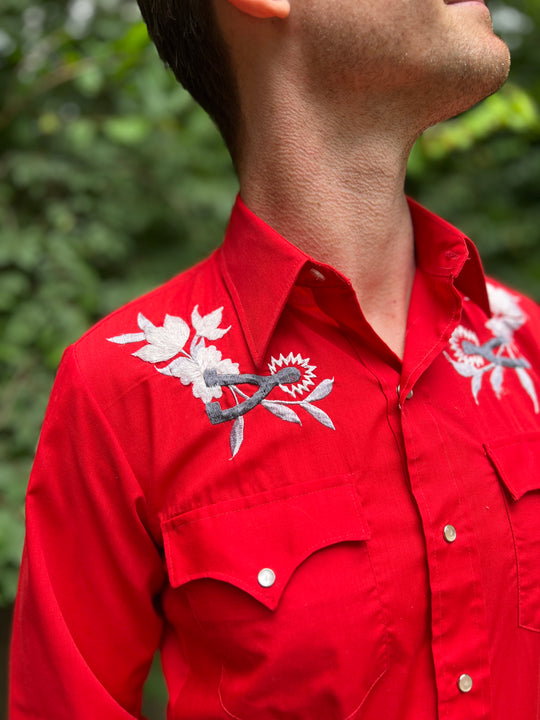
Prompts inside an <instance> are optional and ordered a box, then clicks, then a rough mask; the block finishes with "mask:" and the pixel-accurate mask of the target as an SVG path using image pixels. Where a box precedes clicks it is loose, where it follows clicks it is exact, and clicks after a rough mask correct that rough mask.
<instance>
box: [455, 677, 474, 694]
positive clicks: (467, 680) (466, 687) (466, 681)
mask: <svg viewBox="0 0 540 720" xmlns="http://www.w3.org/2000/svg"><path fill="white" fill-rule="evenodd" d="M472 686H473V682H472V677H471V676H470V675H467V674H465V673H464V674H463V675H460V676H459V680H458V688H459V689H460V691H461V692H462V693H468V692H470V691H471V690H472Z"/></svg>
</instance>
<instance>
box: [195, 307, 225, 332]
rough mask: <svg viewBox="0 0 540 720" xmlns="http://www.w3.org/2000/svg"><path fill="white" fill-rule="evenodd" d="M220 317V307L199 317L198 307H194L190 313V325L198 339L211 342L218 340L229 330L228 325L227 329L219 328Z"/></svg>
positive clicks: (221, 313)
mask: <svg viewBox="0 0 540 720" xmlns="http://www.w3.org/2000/svg"><path fill="white" fill-rule="evenodd" d="M222 317H223V308H222V307H220V308H218V309H217V310H214V312H211V313H209V314H208V315H204V316H203V317H201V315H200V313H199V306H198V305H195V307H194V308H193V312H192V313H191V324H192V325H193V327H194V328H195V332H196V333H197V335H198V336H199V337H203V338H206V339H207V340H212V341H214V340H220V339H221V338H222V337H223V336H224V335H225V334H226V333H228V332H229V330H230V329H231V326H230V325H229V327H228V328H220V327H219V325H220V323H221V319H222Z"/></svg>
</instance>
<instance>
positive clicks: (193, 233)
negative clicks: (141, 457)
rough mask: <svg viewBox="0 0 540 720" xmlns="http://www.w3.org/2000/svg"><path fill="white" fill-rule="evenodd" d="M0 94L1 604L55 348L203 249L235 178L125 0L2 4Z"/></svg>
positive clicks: (7, 594)
mask: <svg viewBox="0 0 540 720" xmlns="http://www.w3.org/2000/svg"><path fill="white" fill-rule="evenodd" d="M92 8H94V13H93V15H92V17H90V18H87V22H83V20H84V17H83V16H84V12H85V10H92ZM0 98H1V101H0V102H1V104H0V147H1V154H0V227H1V228H2V236H1V241H0V274H1V281H0V604H2V603H6V602H9V601H11V600H12V599H13V597H14V592H15V587H16V580H17V571H18V563H19V558H20V552H21V543H22V522H23V501H24V491H25V487H26V482H27V477H28V471H29V467H30V464H31V458H32V455H33V453H34V449H35V444H36V441H37V437H38V434H39V428H40V425H41V421H42V418H43V413H44V410H45V406H46V402H47V398H48V395H49V392H50V387H51V384H52V380H53V376H54V372H55V369H56V367H57V365H58V362H59V360H60V357H61V355H62V352H63V350H64V348H65V347H66V345H68V344H69V343H71V342H73V341H74V340H76V339H77V338H78V337H79V336H80V335H81V334H82V333H83V332H84V331H85V330H86V329H87V328H88V327H89V325H90V324H92V323H93V322H95V321H96V320H97V319H98V318H99V317H101V316H103V315H104V314H106V313H107V312H110V311H111V310H113V309H114V308H115V307H117V306H118V305H120V304H122V303H123V302H126V301H127V300H128V299H130V298H132V297H135V296H137V295H138V294H141V293H143V292H145V291H147V290H149V289H151V288H152V287H153V286H155V285H157V284H159V283H160V282H162V281H163V280H165V279H166V278H167V277H170V276H171V275H172V274H175V273H176V272H179V271H180V270H182V269H183V268H184V267H186V266H188V265H190V264H193V263H194V262H196V261H197V260H199V259H200V258H202V257H204V256H205V255H207V254H208V253H209V252H210V251H211V249H212V248H213V247H214V246H215V244H216V243H217V242H218V241H219V239H220V238H221V236H222V234H223V228H224V225H225V223H226V221H227V218H228V213H229V210H230V206H231V204H232V202H233V200H234V195H235V193H236V191H237V186H236V181H235V178H234V175H233V172H232V168H231V165H230V162H229V159H228V155H227V153H226V151H225V149H224V147H223V144H222V142H221V139H220V138H219V136H218V134H217V132H216V130H215V128H214V126H213V125H212V123H211V122H210V121H209V120H208V118H207V117H206V115H205V114H204V113H203V112H202V111H200V110H199V109H198V108H197V107H196V106H195V104H194V103H193V102H192V100H191V99H190V98H189V96H188V95H187V94H186V93H185V92H184V91H183V90H182V89H181V88H179V86H178V85H177V84H176V82H175V81H174V79H173V78H172V76H171V75H170V74H169V73H167V72H165V71H164V69H163V66H162V64H161V62H160V61H159V60H158V58H157V55H156V53H155V50H154V48H153V47H152V46H151V45H150V43H149V41H148V37H147V33H146V28H145V26H144V25H143V23H142V22H140V20H139V18H138V15H136V14H135V12H134V3H133V2H127V0H116V1H115V0H108V1H107V2H105V0H103V1H102V2H100V3H98V4H94V3H92V2H85V1H83V2H81V0H77V1H74V2H71V3H70V4H69V5H67V9H66V3H63V2H60V1H58V0H48V1H47V2H41V3H36V2H33V1H32V0H16V1H15V0H7V1H6V0H4V3H3V10H2V29H1V31H0Z"/></svg>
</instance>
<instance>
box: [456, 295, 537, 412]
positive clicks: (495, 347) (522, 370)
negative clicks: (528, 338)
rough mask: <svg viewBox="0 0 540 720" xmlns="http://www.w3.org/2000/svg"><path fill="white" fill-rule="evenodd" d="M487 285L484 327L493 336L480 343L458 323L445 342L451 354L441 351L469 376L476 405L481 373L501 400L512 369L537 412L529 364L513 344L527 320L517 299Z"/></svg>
mask: <svg viewBox="0 0 540 720" xmlns="http://www.w3.org/2000/svg"><path fill="white" fill-rule="evenodd" d="M486 287H487V291H488V297H489V304H490V307H491V311H492V313H493V314H492V317H491V318H489V320H487V321H486V323H485V327H486V328H487V329H488V330H490V331H491V334H492V338H491V339H490V340H488V341H487V342H485V343H483V344H482V345H481V344H480V342H479V340H478V337H477V335H476V333H474V332H473V331H472V330H469V329H467V328H465V327H463V325H459V326H458V327H457V328H456V329H455V330H454V332H453V333H452V337H451V338H450V340H449V343H448V345H449V348H450V351H451V355H450V354H448V353H444V354H445V357H446V359H447V360H449V361H450V362H451V363H452V365H453V366H454V369H455V370H456V372H457V373H458V374H459V375H461V376H462V377H465V378H470V380H471V390H472V394H473V397H474V401H475V402H476V404H479V400H478V395H479V393H480V390H481V389H482V384H483V380H484V376H487V377H489V382H490V385H491V388H492V390H493V392H494V393H495V396H496V397H497V398H499V399H500V398H502V396H503V391H504V380H505V377H506V374H507V373H510V372H515V373H516V376H517V379H518V380H519V382H520V384H521V386H522V388H523V389H524V390H525V392H526V393H527V395H528V396H529V397H530V399H531V401H532V403H533V406H534V412H535V413H537V414H538V413H540V403H539V401H538V395H537V392H536V388H535V386H534V382H533V380H532V378H531V376H530V375H529V372H528V370H530V367H531V366H530V364H529V362H528V361H527V360H526V359H525V358H524V357H522V356H520V355H519V353H518V350H517V348H516V346H515V344H514V333H515V331H516V330H518V329H519V328H520V327H521V326H522V325H523V324H524V323H525V322H526V320H527V317H526V315H525V313H524V312H523V311H522V309H521V308H520V307H519V305H518V298H516V297H515V296H513V295H511V294H510V293H509V292H507V291H506V290H504V289H503V288H499V287H495V286H494V285H491V284H490V283H487V286H486Z"/></svg>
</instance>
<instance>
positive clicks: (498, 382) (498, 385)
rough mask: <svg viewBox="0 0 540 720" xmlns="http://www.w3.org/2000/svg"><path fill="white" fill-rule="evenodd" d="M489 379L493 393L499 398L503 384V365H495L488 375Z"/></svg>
mask: <svg viewBox="0 0 540 720" xmlns="http://www.w3.org/2000/svg"><path fill="white" fill-rule="evenodd" d="M489 380H490V382H491V387H492V388H493V391H494V392H495V395H496V396H497V397H498V398H500V397H501V392H502V386H503V367H502V365H496V366H495V369H494V370H493V372H492V373H491V375H490V376H489Z"/></svg>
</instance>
